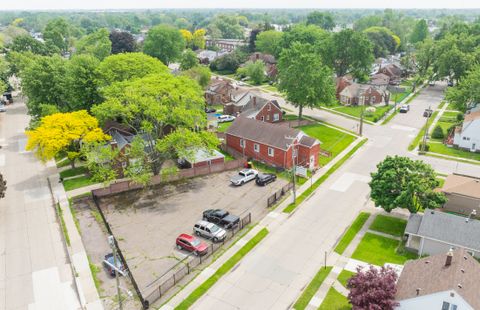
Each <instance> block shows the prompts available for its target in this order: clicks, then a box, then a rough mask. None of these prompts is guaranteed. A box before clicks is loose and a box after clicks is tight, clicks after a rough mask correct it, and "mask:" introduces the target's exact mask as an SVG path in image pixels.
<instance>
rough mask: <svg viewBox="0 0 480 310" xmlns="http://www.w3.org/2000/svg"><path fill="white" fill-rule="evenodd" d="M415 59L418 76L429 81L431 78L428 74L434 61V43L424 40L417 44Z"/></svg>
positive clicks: (430, 40)
mask: <svg viewBox="0 0 480 310" xmlns="http://www.w3.org/2000/svg"><path fill="white" fill-rule="evenodd" d="M415 58H416V60H417V65H418V73H419V75H421V76H423V77H425V78H427V77H428V78H430V79H431V78H432V77H431V76H429V75H430V74H429V72H430V71H432V67H433V64H434V62H435V59H436V57H435V43H434V42H433V40H432V39H426V40H425V41H423V42H420V43H418V44H417V48H416V51H415Z"/></svg>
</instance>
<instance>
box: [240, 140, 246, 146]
mask: <svg viewBox="0 0 480 310" xmlns="http://www.w3.org/2000/svg"><path fill="white" fill-rule="evenodd" d="M240 147H242V148H245V140H243V139H240Z"/></svg>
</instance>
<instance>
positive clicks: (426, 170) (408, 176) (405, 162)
mask: <svg viewBox="0 0 480 310" xmlns="http://www.w3.org/2000/svg"><path fill="white" fill-rule="evenodd" d="M438 185H439V184H438V181H437V179H436V173H435V171H434V170H433V169H432V167H431V166H430V165H428V164H425V163H424V162H423V161H421V160H412V159H410V158H408V157H400V156H395V157H390V156H387V158H385V159H384V160H383V161H382V162H381V163H379V164H378V165H377V172H374V173H372V180H371V181H370V189H371V194H370V197H371V199H372V200H373V201H374V202H375V205H376V206H379V207H382V208H383V209H384V210H385V211H387V212H390V211H392V210H393V209H395V208H404V209H407V210H409V211H410V212H411V213H416V212H418V211H419V210H422V209H427V208H429V209H434V208H438V207H440V206H442V205H443V204H444V203H445V202H446V199H445V195H444V194H443V193H438V192H435V191H434V189H435V188H437V187H438Z"/></svg>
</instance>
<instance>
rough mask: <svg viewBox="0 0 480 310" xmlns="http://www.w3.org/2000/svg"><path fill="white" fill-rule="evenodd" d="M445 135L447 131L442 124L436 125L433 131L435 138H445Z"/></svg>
mask: <svg viewBox="0 0 480 310" xmlns="http://www.w3.org/2000/svg"><path fill="white" fill-rule="evenodd" d="M444 137H445V133H444V132H443V129H442V127H441V126H440V125H437V126H435V129H433V132H432V138H433V139H443V138H444Z"/></svg>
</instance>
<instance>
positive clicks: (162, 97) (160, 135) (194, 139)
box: [92, 73, 218, 174]
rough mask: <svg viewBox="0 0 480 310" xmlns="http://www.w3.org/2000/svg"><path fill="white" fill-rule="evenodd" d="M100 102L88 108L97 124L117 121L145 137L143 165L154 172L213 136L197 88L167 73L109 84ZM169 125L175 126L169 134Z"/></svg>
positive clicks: (203, 145)
mask: <svg viewBox="0 0 480 310" xmlns="http://www.w3.org/2000/svg"><path fill="white" fill-rule="evenodd" d="M109 88H110V90H108V89H107V90H106V91H105V95H106V100H105V102H103V103H101V104H99V105H97V106H95V107H93V108H92V111H93V113H94V115H95V116H97V117H98V118H99V120H100V121H101V122H104V121H107V120H118V121H120V122H121V123H123V124H124V125H126V126H128V127H129V128H131V129H132V130H134V131H135V132H136V133H138V134H142V135H143V136H144V137H145V148H144V149H146V150H148V151H147V154H146V155H147V157H148V160H147V162H148V164H149V165H150V166H151V171H153V173H154V174H159V173H160V171H161V170H162V167H163V164H164V162H165V161H166V160H168V159H176V158H191V157H192V156H193V154H194V152H195V149H197V148H205V149H210V148H212V147H215V146H216V145H217V143H218V140H217V139H216V138H215V136H213V135H212V134H211V133H208V132H204V131H198V128H205V126H206V117H205V112H204V106H205V102H204V99H203V96H202V95H203V93H202V89H201V88H200V86H199V85H198V84H197V83H196V82H195V81H193V80H191V79H189V78H188V77H185V76H173V75H171V74H170V73H163V74H155V75H149V76H146V77H144V78H140V79H136V80H132V81H124V82H119V83H115V84H113V85H111V86H110V87H109ZM171 128H174V130H173V132H171Z"/></svg>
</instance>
